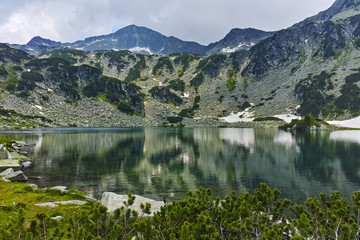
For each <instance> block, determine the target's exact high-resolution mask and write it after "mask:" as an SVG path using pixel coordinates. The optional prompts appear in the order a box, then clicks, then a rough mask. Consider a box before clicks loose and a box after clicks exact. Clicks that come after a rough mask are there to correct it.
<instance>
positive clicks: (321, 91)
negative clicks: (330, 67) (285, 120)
mask: <svg viewBox="0 0 360 240" xmlns="http://www.w3.org/2000/svg"><path fill="white" fill-rule="evenodd" d="M333 75H334V74H328V73H326V72H324V71H323V72H321V73H320V74H319V75H316V76H313V75H311V74H309V76H308V77H307V78H305V79H303V80H301V81H299V83H298V84H297V85H296V86H295V95H296V96H297V97H298V98H300V99H301V100H302V103H301V106H300V108H299V109H298V113H299V114H301V115H305V114H311V115H313V116H319V115H321V114H322V115H323V116H327V115H329V114H330V112H331V108H333V107H332V106H331V100H332V99H333V98H334V97H333V96H326V94H325V91H326V90H331V89H332V88H333V87H334V85H333V83H332V81H331V77H332V76H333Z"/></svg>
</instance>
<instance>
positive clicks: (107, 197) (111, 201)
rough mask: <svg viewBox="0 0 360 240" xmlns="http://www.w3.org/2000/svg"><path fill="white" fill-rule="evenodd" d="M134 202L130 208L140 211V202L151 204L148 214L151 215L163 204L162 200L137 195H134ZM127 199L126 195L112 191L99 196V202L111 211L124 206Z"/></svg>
mask: <svg viewBox="0 0 360 240" xmlns="http://www.w3.org/2000/svg"><path fill="white" fill-rule="evenodd" d="M134 196H135V197H136V198H135V202H134V204H133V205H132V206H131V207H130V208H131V209H133V210H135V211H137V212H141V208H140V205H141V203H143V204H145V203H150V204H151V214H150V215H148V216H152V215H153V214H154V213H155V212H157V211H160V207H161V206H163V205H164V203H163V202H162V201H155V200H153V199H150V198H144V197H142V196H139V195H134ZM127 200H128V196H127V195H119V194H116V193H112V192H104V193H103V195H102V198H101V204H102V205H104V206H105V207H107V209H108V211H110V212H113V211H115V210H116V209H118V208H121V207H125V204H124V202H126V201H127Z"/></svg>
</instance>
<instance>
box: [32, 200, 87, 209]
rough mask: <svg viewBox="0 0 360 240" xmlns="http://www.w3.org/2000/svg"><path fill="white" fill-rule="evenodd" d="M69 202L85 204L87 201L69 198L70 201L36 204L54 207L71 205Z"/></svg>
mask: <svg viewBox="0 0 360 240" xmlns="http://www.w3.org/2000/svg"><path fill="white" fill-rule="evenodd" d="M69 204H74V205H84V204H86V201H80V200H69V201H60V202H47V203H37V204H35V206H38V207H51V208H53V207H57V206H59V205H69Z"/></svg>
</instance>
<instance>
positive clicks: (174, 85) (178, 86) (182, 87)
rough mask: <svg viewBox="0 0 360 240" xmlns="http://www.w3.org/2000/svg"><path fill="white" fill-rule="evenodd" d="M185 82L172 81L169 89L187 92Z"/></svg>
mask: <svg viewBox="0 0 360 240" xmlns="http://www.w3.org/2000/svg"><path fill="white" fill-rule="evenodd" d="M185 86H186V85H185V82H184V81H183V80H180V79H175V80H171V81H170V82H169V85H168V88H170V89H174V90H175V91H180V92H184V90H185Z"/></svg>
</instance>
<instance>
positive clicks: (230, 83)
mask: <svg viewBox="0 0 360 240" xmlns="http://www.w3.org/2000/svg"><path fill="white" fill-rule="evenodd" d="M227 77H228V79H227V81H226V87H227V89H228V90H229V92H232V91H234V90H235V88H236V71H235V70H234V69H229V70H228V72H227Z"/></svg>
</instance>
